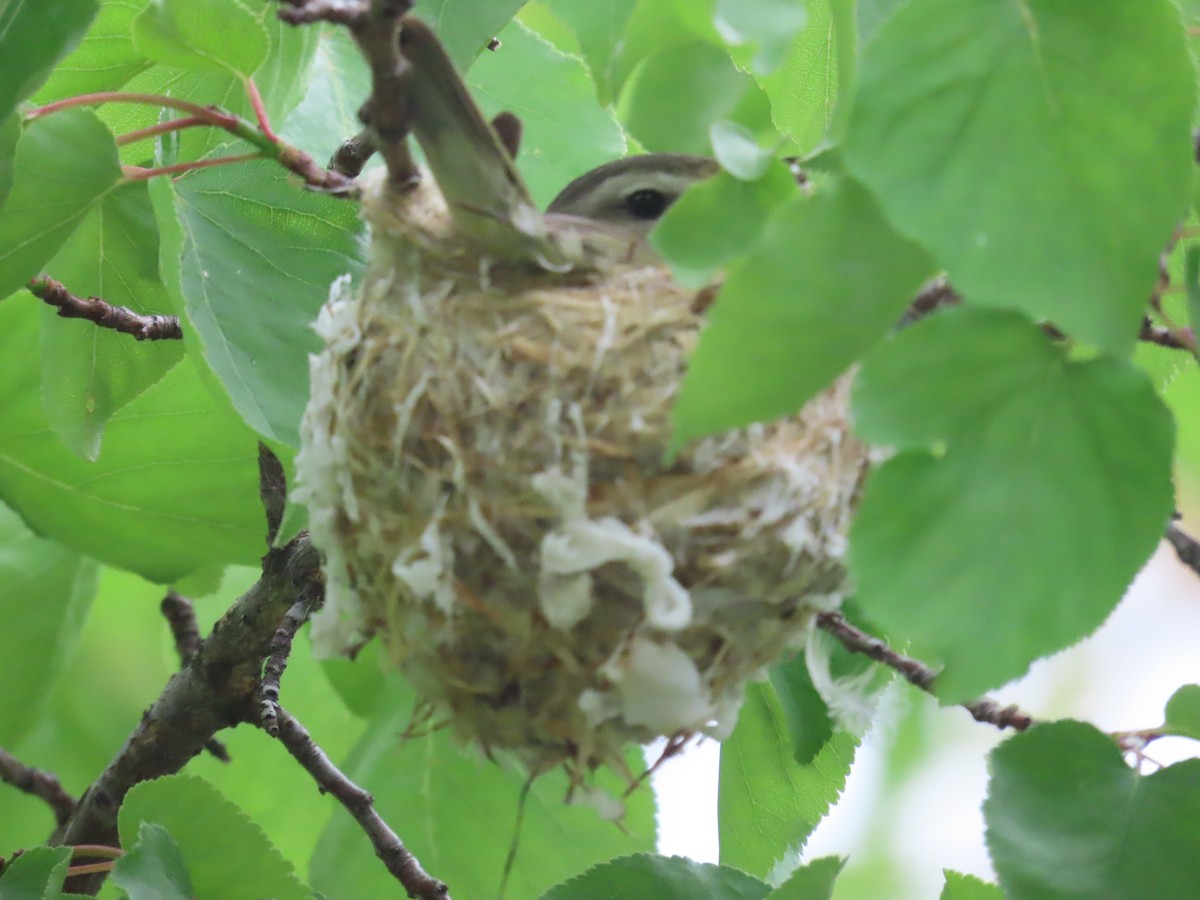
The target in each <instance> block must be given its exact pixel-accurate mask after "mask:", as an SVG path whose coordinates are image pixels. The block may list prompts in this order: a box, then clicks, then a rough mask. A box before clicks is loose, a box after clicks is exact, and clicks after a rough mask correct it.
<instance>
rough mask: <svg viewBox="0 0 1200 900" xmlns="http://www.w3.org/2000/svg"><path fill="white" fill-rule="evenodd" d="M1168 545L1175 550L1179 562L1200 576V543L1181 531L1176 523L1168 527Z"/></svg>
mask: <svg viewBox="0 0 1200 900" xmlns="http://www.w3.org/2000/svg"><path fill="white" fill-rule="evenodd" d="M1166 537H1167V543H1168V544H1170V545H1171V547H1172V548H1173V549H1174V550H1175V555H1176V556H1178V557H1179V561H1180V562H1181V563H1183V564H1184V565H1185V566H1187V567H1188V568H1189V569H1191V570H1192V571H1193V572H1195V573H1196V574H1197V575H1200V541H1197V540H1196V539H1195V538H1194V537H1192V536H1191V535H1190V534H1188V533H1187V532H1186V531H1184V530H1183V529H1181V528H1180V527H1179V526H1178V525H1176V524H1175V523H1174V522H1171V523H1170V524H1169V525H1167V535H1166Z"/></svg>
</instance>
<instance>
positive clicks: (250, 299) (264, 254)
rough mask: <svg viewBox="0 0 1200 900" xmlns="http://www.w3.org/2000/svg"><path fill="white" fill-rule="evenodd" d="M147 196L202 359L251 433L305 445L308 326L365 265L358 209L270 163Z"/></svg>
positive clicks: (170, 281)
mask: <svg viewBox="0 0 1200 900" xmlns="http://www.w3.org/2000/svg"><path fill="white" fill-rule="evenodd" d="M150 193H151V198H152V199H153V201H154V210H155V216H156V218H157V220H158V226H159V231H160V234H161V239H162V258H161V264H162V267H163V270H162V271H163V282H164V284H165V285H166V288H167V291H168V292H169V293H171V294H172V295H176V296H179V295H180V294H181V295H182V306H183V308H184V309H185V310H186V313H187V319H188V323H189V324H190V326H191V328H192V329H194V331H195V336H197V337H198V338H199V340H200V343H201V344H202V346H203V352H204V358H205V359H206V360H207V362H208V364H209V365H210V366H211V367H212V370H213V372H214V373H216V375H217V377H218V378H220V379H221V383H222V384H223V385H224V386H225V389H226V390H227V391H228V392H229V396H230V398H231V399H232V400H233V405H234V407H235V408H236V409H237V411H238V412H239V413H240V414H241V416H242V418H244V419H245V420H246V422H247V423H248V424H249V425H250V426H251V427H252V428H254V429H255V430H256V431H258V432H259V434H261V435H263V436H264V437H267V438H270V439H272V440H276V441H279V442H281V443H283V444H286V445H288V446H291V447H296V446H298V445H299V427H300V417H301V415H302V414H303V412H304V405H305V403H306V402H307V401H308V354H309V353H310V352H315V351H316V350H317V349H318V348H319V342H318V340H317V337H316V335H315V334H314V333H313V331H312V328H311V324H312V322H313V321H314V320H315V319H316V317H317V311H318V310H319V309H320V308H321V304H323V303H324V302H325V300H326V298H327V297H328V296H329V285H330V284H331V283H332V282H333V280H334V279H335V278H337V277H339V276H340V275H343V274H346V273H357V272H358V270H359V269H360V267H361V261H360V259H359V253H360V251H361V241H360V233H361V230H362V229H361V225H360V223H359V221H358V217H357V211H356V210H355V209H354V207H352V206H351V205H350V204H347V203H345V202H344V201H341V200H335V199H332V198H330V197H327V196H324V195H321V194H315V193H311V192H308V191H303V190H300V189H298V188H297V186H296V185H295V184H294V183H293V182H292V181H291V180H290V179H289V178H288V176H287V173H286V172H284V171H283V170H282V169H280V168H279V167H278V166H276V165H275V164H273V163H270V162H267V161H263V162H255V163H247V164H245V165H240V166H237V167H236V169H234V168H224V169H207V170H202V171H199V172H196V173H194V174H192V175H189V176H188V177H186V178H184V179H182V180H180V181H178V182H175V183H172V182H169V181H167V180H165V179H156V180H155V183H154V184H153V185H152V186H151V189H150Z"/></svg>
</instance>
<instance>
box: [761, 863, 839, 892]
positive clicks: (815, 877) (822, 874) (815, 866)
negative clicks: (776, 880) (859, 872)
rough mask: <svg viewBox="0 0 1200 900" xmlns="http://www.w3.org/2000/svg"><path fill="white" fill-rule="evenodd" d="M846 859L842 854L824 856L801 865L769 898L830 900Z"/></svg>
mask: <svg viewBox="0 0 1200 900" xmlns="http://www.w3.org/2000/svg"><path fill="white" fill-rule="evenodd" d="M845 865H846V860H845V859H844V858H842V857H840V856H823V857H821V858H820V859H814V860H813V861H812V862H810V863H808V864H806V865H803V866H800V867H799V868H798V869H796V871H795V872H793V873H792V874H791V875H789V876H788V880H787V881H785V882H784V883H783V884H781V885H780V886H779V887H777V888H775V890H773V891H771V893H770V895H769V896H768V897H767V900H829V898H830V897H832V896H833V884H834V882H835V881H837V877H838V875H839V874H841V871H842V867H843V866H845Z"/></svg>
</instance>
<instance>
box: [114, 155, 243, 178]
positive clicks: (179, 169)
mask: <svg viewBox="0 0 1200 900" xmlns="http://www.w3.org/2000/svg"><path fill="white" fill-rule="evenodd" d="M265 155H266V154H263V153H239V154H237V155H236V156H218V157H217V158H216V159H197V160H195V161H193V162H185V163H175V165H173V166H158V167H157V168H154V169H145V168H142V167H141V166H121V171H122V172H124V173H125V180H126V181H146V180H148V179H150V178H153V177H154V176H155V175H176V174H187V173H188V172H194V171H195V170H196V169H209V168H212V167H213V166H228V165H232V164H233V163H240V162H247V161H248V160H251V159H263V158H264V157H265Z"/></svg>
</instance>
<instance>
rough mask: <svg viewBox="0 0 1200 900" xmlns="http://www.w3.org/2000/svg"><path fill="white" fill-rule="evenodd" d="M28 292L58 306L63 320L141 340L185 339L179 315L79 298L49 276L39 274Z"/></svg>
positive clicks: (94, 298)
mask: <svg viewBox="0 0 1200 900" xmlns="http://www.w3.org/2000/svg"><path fill="white" fill-rule="evenodd" d="M26 287H27V288H28V289H29V292H30V293H31V294H33V295H34V296H35V297H37V298H39V299H40V300H43V301H45V302H46V303H48V304H50V305H51V306H54V307H57V309H58V314H59V315H60V316H62V317H63V318H64V319H87V320H88V321H89V322H94V323H95V324H96V325H99V326H100V327H101V328H111V329H112V330H113V331H119V332H121V333H122V334H131V335H133V336H134V337H135V338H137V339H138V340H139V341H178V340H181V339H182V338H183V329H181V328H180V327H179V318H178V317H177V316H143V315H139V314H138V313H135V312H134V311H133V310H132V309H129V308H128V307H126V306H113V305H112V304H110V303H105V302H104V301H103V300H101V299H100V298H99V297H76V296H75V295H74V294H72V293H71V292H70V291H68V290H67V289H66V287H65V286H64V285H63V284H62V283H61V282H58V281H55V280H54V279H53V278H51V277H50V276H49V275H38V276H37V277H35V278H33V279H31V280H30V282H29V283H28V284H27V285H26Z"/></svg>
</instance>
